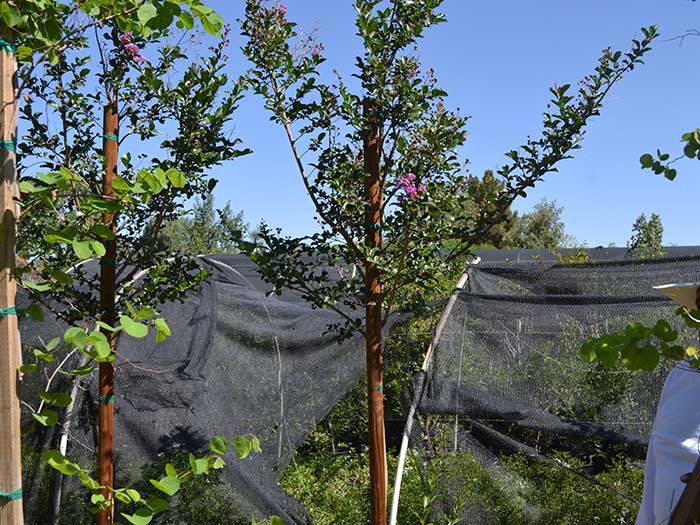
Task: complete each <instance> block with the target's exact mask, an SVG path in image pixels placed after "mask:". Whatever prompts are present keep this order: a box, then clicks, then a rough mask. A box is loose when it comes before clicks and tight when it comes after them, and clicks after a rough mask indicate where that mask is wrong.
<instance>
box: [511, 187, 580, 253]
mask: <svg viewBox="0 0 700 525" xmlns="http://www.w3.org/2000/svg"><path fill="white" fill-rule="evenodd" d="M563 210H564V208H561V207H559V206H557V203H556V201H548V200H547V199H542V200H541V201H540V202H538V203H537V204H535V207H534V209H533V210H532V211H531V212H529V213H524V214H523V215H521V216H518V215H517V214H515V216H514V218H513V222H512V226H511V227H510V229H509V230H508V231H507V232H506V233H505V235H504V236H503V241H502V242H503V245H504V246H506V247H509V248H539V249H545V250H554V249H555V248H561V247H563V246H565V245H567V244H569V243H570V242H571V241H572V238H571V237H570V236H568V235H566V233H565V226H564V221H562V219H561V213H562V211H563Z"/></svg>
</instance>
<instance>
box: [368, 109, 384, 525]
mask: <svg viewBox="0 0 700 525" xmlns="http://www.w3.org/2000/svg"><path fill="white" fill-rule="evenodd" d="M364 115H365V119H366V121H367V122H368V124H366V126H367V130H366V133H365V136H364V171H365V202H366V206H367V209H366V217H365V242H366V243H367V246H368V247H370V248H377V249H381V246H382V232H381V227H382V200H383V193H384V192H383V188H382V181H381V177H380V173H379V157H380V148H381V145H380V142H379V129H378V125H377V124H376V120H375V118H374V116H373V105H372V101H371V100H369V99H365V101H364ZM364 270H365V288H366V289H367V304H366V306H365V338H366V340H365V342H366V347H367V410H368V422H369V477H370V500H371V501H370V503H371V523H372V524H373V525H386V505H387V500H386V498H387V483H388V479H387V468H386V441H385V438H384V384H383V379H382V298H383V296H382V286H381V281H380V278H379V268H377V264H376V263H373V262H369V261H367V262H365V265H364Z"/></svg>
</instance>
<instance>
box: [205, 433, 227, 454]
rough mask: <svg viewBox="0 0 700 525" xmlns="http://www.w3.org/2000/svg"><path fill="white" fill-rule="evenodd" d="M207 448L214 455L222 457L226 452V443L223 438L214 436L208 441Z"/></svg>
mask: <svg viewBox="0 0 700 525" xmlns="http://www.w3.org/2000/svg"><path fill="white" fill-rule="evenodd" d="M209 448H210V449H211V451H212V452H214V453H215V454H220V455H222V456H223V455H225V454H226V451H227V450H228V443H226V440H225V439H224V438H223V436H214V437H213V438H211V440H210V441H209Z"/></svg>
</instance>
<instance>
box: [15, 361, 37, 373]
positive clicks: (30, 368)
mask: <svg viewBox="0 0 700 525" xmlns="http://www.w3.org/2000/svg"><path fill="white" fill-rule="evenodd" d="M37 368H39V365H37V364H36V363H29V364H26V365H20V366H18V367H17V370H19V372H20V373H22V374H30V373H32V372H34V371H35V370H36V369H37Z"/></svg>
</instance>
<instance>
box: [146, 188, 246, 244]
mask: <svg viewBox="0 0 700 525" xmlns="http://www.w3.org/2000/svg"><path fill="white" fill-rule="evenodd" d="M153 227H154V221H153V220H151V222H149V223H148V226H147V227H146V232H145V234H144V236H145V237H146V238H149V239H150V237H151V235H152V231H153ZM249 235H250V228H249V226H248V224H247V223H246V222H245V220H244V218H243V212H242V211H240V212H238V213H234V212H233V208H232V207H231V202H230V201H229V202H227V203H226V206H224V207H223V209H221V210H216V209H215V208H214V196H213V195H212V194H209V195H207V196H206V197H204V198H203V199H195V202H194V205H193V207H192V210H190V211H188V212H187V213H186V214H185V215H184V216H182V217H179V218H177V219H174V220H172V221H170V222H167V223H165V225H163V227H162V228H161V231H160V235H159V236H158V239H157V240H156V241H155V242H156V247H157V250H159V251H165V252H167V253H170V254H172V253H177V254H180V255H190V256H194V255H203V254H209V255H211V254H217V253H236V252H237V251H238V246H239V241H240V240H241V237H244V238H247V237H248V236H249Z"/></svg>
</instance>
